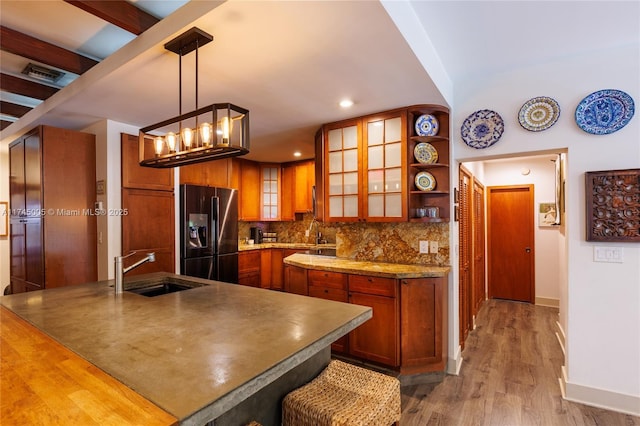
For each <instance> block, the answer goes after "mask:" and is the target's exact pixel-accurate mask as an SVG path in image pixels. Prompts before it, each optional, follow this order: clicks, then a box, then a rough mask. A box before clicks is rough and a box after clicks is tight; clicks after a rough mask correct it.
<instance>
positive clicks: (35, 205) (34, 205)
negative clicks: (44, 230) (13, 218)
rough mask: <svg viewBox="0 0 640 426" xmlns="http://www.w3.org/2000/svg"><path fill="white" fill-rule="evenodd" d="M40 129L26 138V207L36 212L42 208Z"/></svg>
mask: <svg viewBox="0 0 640 426" xmlns="http://www.w3.org/2000/svg"><path fill="white" fill-rule="evenodd" d="M41 154H42V151H41V143H40V131H39V130H37V131H33V132H31V133H29V134H28V135H27V136H26V137H25V138H24V176H25V178H24V184H25V208H26V209H27V211H31V212H35V211H38V210H40V209H41V208H42V160H41Z"/></svg>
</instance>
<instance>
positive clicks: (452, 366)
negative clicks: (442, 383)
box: [447, 345, 462, 376]
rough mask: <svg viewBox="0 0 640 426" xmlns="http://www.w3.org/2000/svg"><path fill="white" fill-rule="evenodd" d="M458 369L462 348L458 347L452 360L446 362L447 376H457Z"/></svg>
mask: <svg viewBox="0 0 640 426" xmlns="http://www.w3.org/2000/svg"><path fill="white" fill-rule="evenodd" d="M460 368H462V348H461V347H460V345H458V348H457V349H456V354H455V356H454V358H449V359H448V361H447V374H451V375H453V376H458V375H459V374H460Z"/></svg>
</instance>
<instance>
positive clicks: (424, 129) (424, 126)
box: [416, 114, 440, 136]
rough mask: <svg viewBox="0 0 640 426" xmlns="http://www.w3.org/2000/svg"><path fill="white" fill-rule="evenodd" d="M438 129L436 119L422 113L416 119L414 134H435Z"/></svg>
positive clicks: (438, 124)
mask: <svg viewBox="0 0 640 426" xmlns="http://www.w3.org/2000/svg"><path fill="white" fill-rule="evenodd" d="M439 129H440V123H438V119H437V118H435V117H434V116H433V115H431V114H423V115H421V116H420V117H418V119H417V120H416V134H417V135H418V136H435V135H437V134H438V130H439Z"/></svg>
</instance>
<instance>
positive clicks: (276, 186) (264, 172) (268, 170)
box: [260, 164, 282, 220]
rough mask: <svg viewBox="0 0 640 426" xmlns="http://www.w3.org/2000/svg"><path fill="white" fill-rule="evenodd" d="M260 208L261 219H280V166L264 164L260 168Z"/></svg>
mask: <svg viewBox="0 0 640 426" xmlns="http://www.w3.org/2000/svg"><path fill="white" fill-rule="evenodd" d="M260 176H261V181H260V184H261V185H260V208H261V212H262V215H261V218H260V219H261V220H278V219H280V198H281V197H280V195H281V193H282V188H281V186H280V166H278V165H276V164H265V165H262V166H261V170H260Z"/></svg>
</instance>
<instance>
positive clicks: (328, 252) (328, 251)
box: [306, 247, 336, 256]
mask: <svg viewBox="0 0 640 426" xmlns="http://www.w3.org/2000/svg"><path fill="white" fill-rule="evenodd" d="M306 254H316V255H320V256H335V255H336V249H334V248H324V247H314V248H311V249H309V250H307V251H306Z"/></svg>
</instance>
